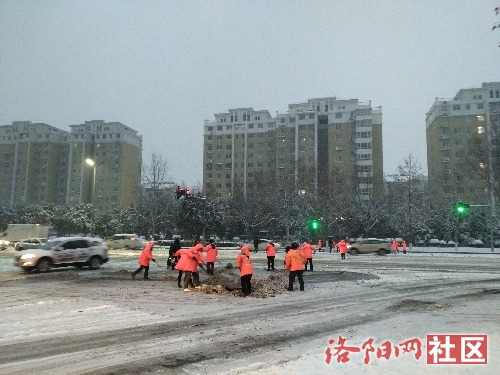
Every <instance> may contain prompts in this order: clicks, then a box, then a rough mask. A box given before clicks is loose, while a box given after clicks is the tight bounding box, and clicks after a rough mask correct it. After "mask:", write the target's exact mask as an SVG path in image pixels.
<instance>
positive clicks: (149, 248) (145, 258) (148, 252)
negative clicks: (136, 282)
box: [137, 242, 155, 267]
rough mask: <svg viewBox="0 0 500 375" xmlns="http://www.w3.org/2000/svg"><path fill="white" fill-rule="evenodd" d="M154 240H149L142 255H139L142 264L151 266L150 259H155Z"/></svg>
mask: <svg viewBox="0 0 500 375" xmlns="http://www.w3.org/2000/svg"><path fill="white" fill-rule="evenodd" d="M154 244H155V243H154V242H148V244H147V245H146V247H145V248H144V250H142V252H141V255H140V256H139V261H138V262H137V263H139V264H140V265H141V266H144V267H146V266H149V261H150V260H151V259H153V246H154Z"/></svg>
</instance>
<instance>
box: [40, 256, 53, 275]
mask: <svg viewBox="0 0 500 375" xmlns="http://www.w3.org/2000/svg"><path fill="white" fill-rule="evenodd" d="M36 268H37V269H38V271H40V272H48V271H50V269H51V268H52V261H51V260H50V259H49V258H42V259H40V261H39V262H38V264H37V266H36Z"/></svg>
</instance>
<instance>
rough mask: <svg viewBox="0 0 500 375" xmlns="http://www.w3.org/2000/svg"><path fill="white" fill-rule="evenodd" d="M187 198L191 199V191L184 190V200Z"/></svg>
mask: <svg viewBox="0 0 500 375" xmlns="http://www.w3.org/2000/svg"><path fill="white" fill-rule="evenodd" d="M189 197H191V189H187V190H186V199H188V198H189Z"/></svg>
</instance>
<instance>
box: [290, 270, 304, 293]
mask: <svg viewBox="0 0 500 375" xmlns="http://www.w3.org/2000/svg"><path fill="white" fill-rule="evenodd" d="M303 272H304V271H290V275H289V276H288V290H289V291H292V290H293V282H294V281H295V276H297V278H298V279H299V286H300V290H304V279H303V278H302V273H303Z"/></svg>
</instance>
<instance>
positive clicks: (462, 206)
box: [453, 201, 469, 216]
mask: <svg viewBox="0 0 500 375" xmlns="http://www.w3.org/2000/svg"><path fill="white" fill-rule="evenodd" d="M453 211H455V213H456V214H457V215H458V216H463V215H465V214H467V212H469V204H468V203H464V202H462V201H459V202H457V204H455V207H454V208H453Z"/></svg>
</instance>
